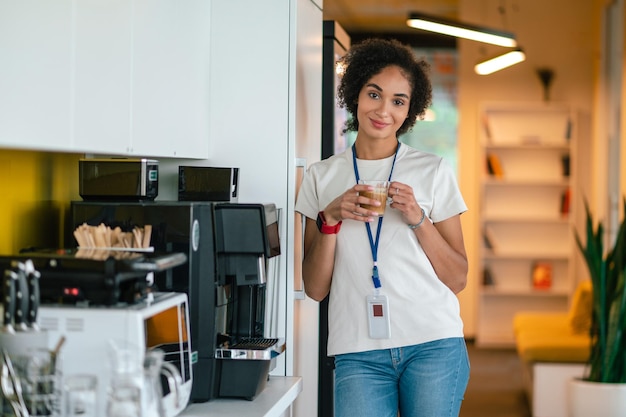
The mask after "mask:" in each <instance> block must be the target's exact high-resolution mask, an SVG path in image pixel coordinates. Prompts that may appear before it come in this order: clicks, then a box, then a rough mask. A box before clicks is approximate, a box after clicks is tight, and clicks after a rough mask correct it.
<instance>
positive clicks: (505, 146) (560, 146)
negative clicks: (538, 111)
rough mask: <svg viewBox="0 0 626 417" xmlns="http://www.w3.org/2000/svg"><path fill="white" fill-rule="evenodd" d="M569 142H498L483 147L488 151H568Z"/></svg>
mask: <svg viewBox="0 0 626 417" xmlns="http://www.w3.org/2000/svg"><path fill="white" fill-rule="evenodd" d="M569 148H570V145H569V142H567V141H565V140H563V141H562V143H559V142H558V141H550V142H549V143H547V144H544V145H542V144H519V143H506V142H503V143H499V144H491V143H488V144H486V145H485V149H486V150H488V151H498V150H500V151H509V150H515V151H518V150H528V151H537V152H542V153H545V152H554V151H562V152H569Z"/></svg>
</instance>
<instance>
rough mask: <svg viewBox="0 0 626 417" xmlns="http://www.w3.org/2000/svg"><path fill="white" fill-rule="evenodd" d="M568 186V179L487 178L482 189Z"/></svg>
mask: <svg viewBox="0 0 626 417" xmlns="http://www.w3.org/2000/svg"><path fill="white" fill-rule="evenodd" d="M569 184H570V180H569V178H567V177H565V178H562V179H558V178H557V179H548V180H546V179H542V178H534V179H516V178H512V179H508V178H495V177H489V178H487V179H486V180H485V181H483V186H484V187H561V188H562V187H568V186H569Z"/></svg>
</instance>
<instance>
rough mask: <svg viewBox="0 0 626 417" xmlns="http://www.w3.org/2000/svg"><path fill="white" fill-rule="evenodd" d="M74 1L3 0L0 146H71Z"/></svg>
mask: <svg viewBox="0 0 626 417" xmlns="http://www.w3.org/2000/svg"><path fill="white" fill-rule="evenodd" d="M71 4H72V2H71V0H65V1H64V0H59V1H48V0H32V1H18V0H0V146H8V147H23V148H27V149H28V148H36V149H62V150H65V149H69V148H70V136H71V134H72V123H71V117H70V107H71V105H72V67H71V56H72V53H73V51H72V47H71V39H72V8H71Z"/></svg>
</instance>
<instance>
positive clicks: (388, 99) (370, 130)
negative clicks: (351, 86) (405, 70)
mask: <svg viewBox="0 0 626 417" xmlns="http://www.w3.org/2000/svg"><path fill="white" fill-rule="evenodd" d="M410 102H411V85H410V84H409V81H408V80H407V78H406V77H405V76H404V75H403V74H402V72H401V70H400V68H399V67H397V66H395V65H392V66H389V67H386V68H383V70H382V71H380V72H379V73H378V74H376V75H374V76H373V77H372V78H371V79H370V80H368V81H367V82H366V83H365V85H364V86H363V88H362V89H361V92H360V93H359V101H358V107H357V118H358V121H359V132H358V137H359V138H361V137H362V138H364V139H374V140H386V139H390V140H392V141H394V143H395V141H396V132H397V131H398V129H399V128H400V127H401V126H402V124H403V123H404V120H405V119H406V118H407V116H408V114H409V104H410Z"/></svg>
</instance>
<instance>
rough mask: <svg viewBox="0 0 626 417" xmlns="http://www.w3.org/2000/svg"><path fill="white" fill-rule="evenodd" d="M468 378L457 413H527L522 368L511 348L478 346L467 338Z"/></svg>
mask: <svg viewBox="0 0 626 417" xmlns="http://www.w3.org/2000/svg"><path fill="white" fill-rule="evenodd" d="M468 351H469V357H470V367H471V368H470V381H469V385H468V387H467V391H466V393H465V399H464V401H463V405H462V406H461V414H460V417H530V409H529V405H528V401H527V399H526V395H525V393H524V389H523V385H522V369H521V364H520V362H519V359H518V357H517V354H516V352H515V350H514V349H482V348H477V347H475V346H473V344H472V343H471V342H468Z"/></svg>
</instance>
